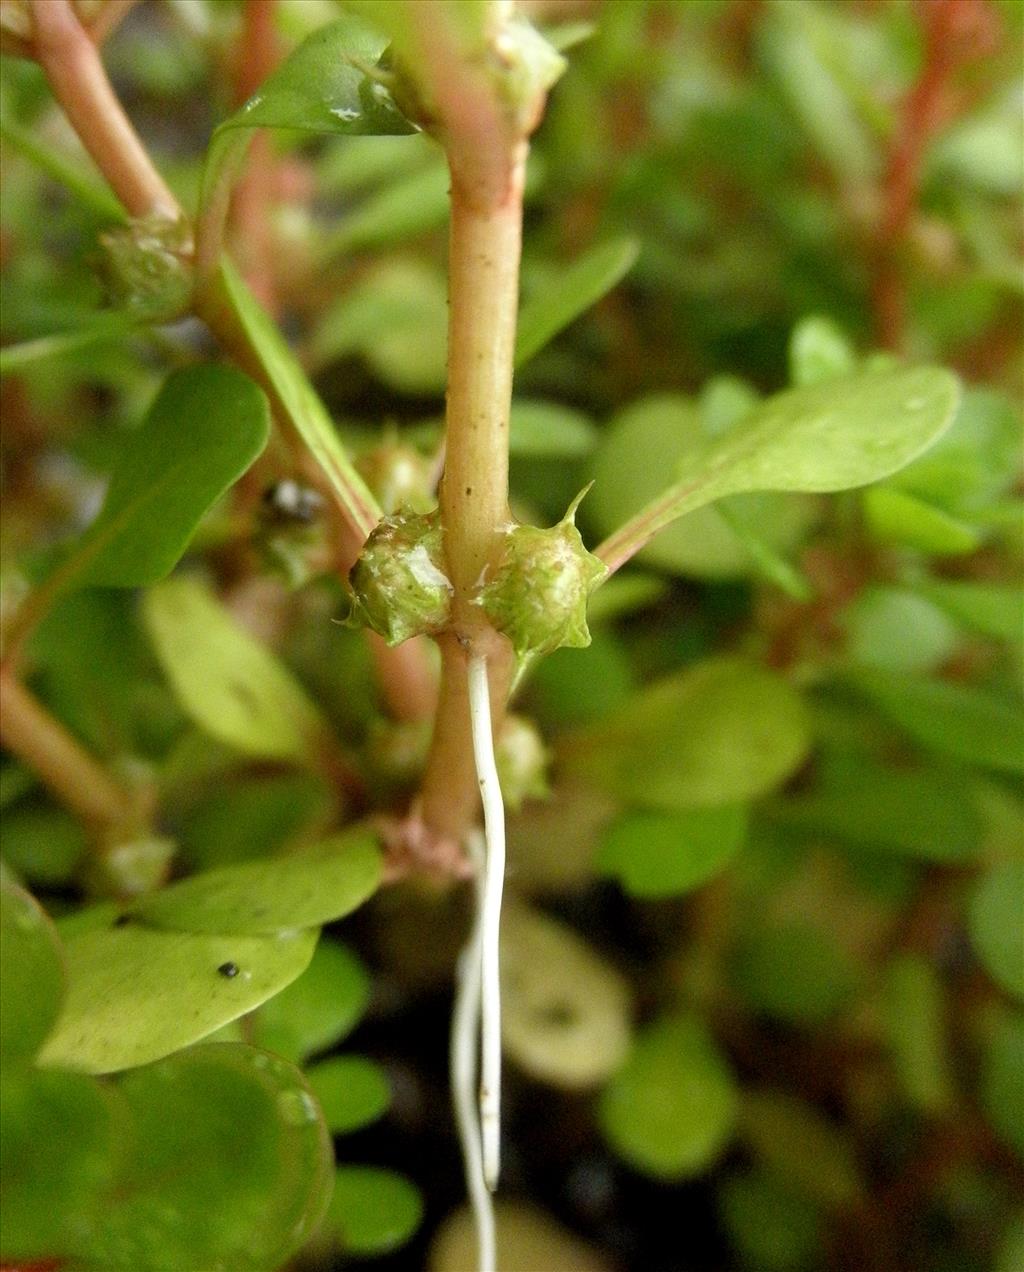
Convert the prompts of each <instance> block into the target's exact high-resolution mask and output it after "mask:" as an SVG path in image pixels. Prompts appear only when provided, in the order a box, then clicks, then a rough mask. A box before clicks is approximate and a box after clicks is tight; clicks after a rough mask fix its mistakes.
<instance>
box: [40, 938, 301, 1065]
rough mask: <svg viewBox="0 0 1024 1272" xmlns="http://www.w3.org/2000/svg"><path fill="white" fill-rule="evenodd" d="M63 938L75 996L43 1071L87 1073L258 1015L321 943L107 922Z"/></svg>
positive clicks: (142, 1059) (137, 1060) (147, 1056)
mask: <svg viewBox="0 0 1024 1272" xmlns="http://www.w3.org/2000/svg"><path fill="white" fill-rule="evenodd" d="M62 934H64V935H65V943H64V949H65V954H66V958H67V969H68V993H67V998H66V999H65V1002H64V1007H63V1010H62V1011H61V1014H60V1017H59V1018H58V1021H57V1026H56V1029H55V1030H54V1032H53V1033H52V1034H51V1035H50V1037H49V1039H48V1040H47V1042H46V1045H45V1047H44V1048H43V1051H42V1054H41V1056H40V1063H41V1064H45V1065H47V1066H60V1067H62V1068H68V1069H81V1070H84V1071H85V1072H87V1073H112V1072H114V1071H115V1070H118V1069H128V1068H132V1067H133V1066H135V1065H140V1064H148V1063H149V1061H151V1060H159V1059H161V1058H162V1057H163V1056H166V1055H169V1054H170V1053H171V1052H172V1051H177V1050H179V1049H180V1048H181V1047H185V1046H188V1044H189V1043H192V1042H197V1041H198V1040H199V1039H201V1038H205V1037H206V1036H207V1035H208V1034H211V1033H213V1031H214V1030H215V1029H219V1028H220V1026H221V1025H224V1024H227V1023H228V1021H231V1020H235V1019H236V1018H237V1017H239V1016H242V1015H244V1014H245V1013H246V1012H249V1011H252V1010H253V1008H254V1007H258V1006H259V1005H260V1003H262V1002H265V1001H266V1000H267V999H268V998H270V997H272V995H274V994H276V993H278V992H279V991H280V990H282V989H283V988H284V987H285V985H288V984H290V982H291V981H293V980H295V978H296V977H297V976H299V975H300V974H301V973H302V972H303V971H304V970H305V968H306V966H307V965H308V963H309V960H310V959H311V958H312V956H313V950H314V948H315V947H316V939H317V935H318V933H317V931H316V929H309V930H307V931H304V932H284V933H281V934H279V935H277V936H268V937H263V936H223V935H218V936H207V935H194V934H192V933H189V932H157V931H153V930H152V929H150V928H145V927H143V926H141V924H137V923H128V924H127V925H123V926H110V920H109V918H108V920H107V923H106V925H105V926H101V927H86V928H85V930H82V929H81V928H80V929H79V930H76V931H72V932H70V933H68V931H67V929H66V928H65V929H64V930H63V933H62Z"/></svg>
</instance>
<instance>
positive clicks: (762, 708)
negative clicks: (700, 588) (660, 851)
mask: <svg viewBox="0 0 1024 1272" xmlns="http://www.w3.org/2000/svg"><path fill="white" fill-rule="evenodd" d="M809 744H810V735H809V726H808V720H807V715H806V710H805V708H804V705H803V703H802V701H801V699H800V698H799V696H798V695H797V694H796V693H795V692H794V690H793V689H791V688H790V686H789V685H788V684H787V683H786V681H785V680H783V679H782V678H781V677H780V676H777V675H776V674H775V673H773V672H770V671H768V670H766V669H765V668H762V667H758V666H757V665H756V664H754V663H750V662H746V661H745V660H743V659H740V658H714V659H708V660H707V661H705V662H702V663H698V664H696V665H695V666H693V667H689V668H687V669H686V670H685V671H683V672H680V673H678V674H676V675H674V676H671V677H668V678H667V679H664V680H661V681H659V682H658V683H656V684H654V685H652V686H650V687H649V688H647V689H644V690H642V691H641V692H640V693H638V694H636V695H635V696H634V697H633V698H631V699H630V700H629V701H628V702H627V703H626V704H625V705H624V706H623V707H621V708H620V709H619V710H618V711H616V712H614V713H613V714H612V715H611V716H610V717H608V718H607V719H606V720H603V721H601V722H600V723H598V724H595V725H593V726H591V728H589V729H587V730H586V731H584V732H580V733H576V734H573V735H570V736H569V737H567V738H566V740H565V743H564V746H563V750H562V761H563V764H564V766H565V768H566V770H567V771H568V772H571V773H572V774H573V775H574V776H575V777H577V778H579V780H580V781H582V782H585V783H587V784H589V785H595V784H596V785H598V786H600V787H601V789H602V790H604V791H606V792H607V793H609V794H611V795H615V796H617V797H619V798H620V799H622V800H623V801H625V802H627V803H629V804H631V805H633V806H635V807H639V808H650V809H662V810H664V811H666V812H668V811H686V810H689V809H692V808H704V807H713V806H717V805H721V804H735V803H738V802H740V801H742V800H746V799H751V798H753V797H755V796H758V795H763V794H765V793H766V792H767V791H770V790H772V789H773V788H774V787H776V786H778V785H779V784H780V783H781V782H782V781H784V780H785V778H786V777H788V776H789V774H790V773H792V772H793V770H794V769H795V768H796V767H797V766H798V765H799V764H800V763H801V761H802V760H803V758H804V756H805V755H806V753H807V748H808V746H809Z"/></svg>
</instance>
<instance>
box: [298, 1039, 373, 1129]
mask: <svg viewBox="0 0 1024 1272" xmlns="http://www.w3.org/2000/svg"><path fill="white" fill-rule="evenodd" d="M306 1081H307V1082H308V1083H309V1087H310V1090H311V1091H312V1092H313V1094H314V1095H315V1096H316V1098H317V1101H318V1103H319V1105H320V1107H321V1109H322V1110H323V1115H324V1121H325V1122H326V1123H327V1129H328V1130H329V1131H331V1132H332V1133H333V1134H334V1135H346V1134H348V1133H349V1132H350V1131H357V1130H359V1129H360V1128H361V1127H363V1126H369V1124H370V1123H371V1122H375V1121H376V1120H377V1119H378V1118H379V1117H380V1116H381V1115H382V1114H383V1113H384V1112H385V1111H386V1110H387V1107H388V1105H389V1104H390V1103H391V1086H390V1084H389V1082H388V1079H387V1074H386V1073H385V1072H384V1070H383V1069H382V1068H381V1067H380V1065H378V1064H374V1063H373V1061H372V1060H364V1059H363V1058H362V1056H335V1057H333V1058H332V1059H330V1060H322V1061H321V1062H320V1063H319V1064H314V1065H311V1066H310V1067H309V1068H308V1069H307V1070H306Z"/></svg>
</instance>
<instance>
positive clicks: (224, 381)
mask: <svg viewBox="0 0 1024 1272" xmlns="http://www.w3.org/2000/svg"><path fill="white" fill-rule="evenodd" d="M269 431H270V410H269V407H268V405H267V399H266V398H265V397H264V395H263V393H262V392H261V391H260V389H258V388H257V386H256V385H255V384H253V382H252V381H251V380H250V379H249V378H248V376H244V375H242V373H241V372H240V371H234V370H232V369H231V368H230V367H220V366H214V365H209V366H201V367H188V368H186V369H185V370H182V371H175V372H174V373H173V374H172V375H171V376H170V377H169V378H168V379H167V381H166V382H165V383H164V386H163V388H162V389H161V390H160V392H159V394H158V395H157V398H156V401H155V402H154V403H153V405H152V406H151V407H150V410H149V413H148V415H147V416H146V419H145V421H144V423H143V425H142V427H141V428H140V429H139V430H138V432H136V433H133V434H132V435H131V436H130V437H129V438H128V440H127V441H126V442H125V444H124V448H123V450H122V452H121V457H120V461H119V463H118V466H117V468H116V469H115V470H114V473H113V475H112V476H111V479H110V488H109V490H108V491H107V497H106V500H105V501H104V504H103V508H102V510H101V511H100V515H99V517H97V519H96V521H95V522H94V523H93V525H92V526H91V527H90V529H89V530H88V531H87V532H86V534H85V536H84V538H83V539H82V542H81V544H80V546H79V547H78V549H77V551H76V552H75V554H74V556H73V557H72V558H71V559H70V560H69V561H67V562H66V563H65V564H64V565H63V566H62V567H61V577H62V582H63V585H64V586H67V585H68V584H69V583H71V582H72V581H73V582H74V584H75V585H76V586H81V585H83V584H87V583H92V584H102V585H105V586H108V587H138V586H140V585H143V584H146V583H154V582H155V581H156V580H157V579H161V578H163V577H164V575H165V574H169V573H170V572H171V570H172V569H173V568H174V566H175V564H176V563H177V561H178V560H179V559H180V557H181V556H182V554H183V553H184V551H185V549H186V548H187V547H188V545H189V542H190V540H191V538H192V536H193V534H195V531H196V527H197V526H198V525H199V522H200V521H201V520H202V518H203V516H204V515H205V514H206V512H207V511H208V510H209V509H210V508H211V507H212V506H213V504H214V503H215V502H216V501H217V500H218V499H219V498H220V497H221V495H222V494H223V493H224V492H225V490H227V489H228V487H229V486H230V485H231V484H232V483H233V482H234V481H236V480H237V479H238V478H239V477H240V476H241V475H242V473H244V472H245V470H246V469H247V468H248V467H249V465H250V464H251V463H252V462H253V460H254V459H255V458H256V456H257V455H259V453H260V452H261V451H262V450H263V448H264V446H265V445H266V443H267V437H268V435H269Z"/></svg>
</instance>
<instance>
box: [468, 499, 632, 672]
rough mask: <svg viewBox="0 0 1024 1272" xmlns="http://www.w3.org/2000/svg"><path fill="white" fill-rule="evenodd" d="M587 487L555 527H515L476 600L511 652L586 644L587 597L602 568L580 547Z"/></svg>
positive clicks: (588, 632)
mask: <svg viewBox="0 0 1024 1272" xmlns="http://www.w3.org/2000/svg"><path fill="white" fill-rule="evenodd" d="M589 489H590V487H589V486H588V487H587V488H586V490H583V491H581V492H580V494H578V495H577V496H576V498H575V499H574V500H573V501H572V503H571V504H570V505H569V509H568V511H567V512H566V514H565V516H564V517H563V518H562V520H561V521H560V522H559V523H558V525H557V526H552V527H551V528H550V529H549V530H542V529H540V528H539V527H538V526H515V527H514V528H513V529H511V530H509V532H508V534H507V535H506V538H505V545H504V548H503V550H502V554H501V558H500V560H499V562H498V564H497V567H496V568H495V569H494V572H493V575H492V576H491V578H490V579H489V580H488V581H487V582H486V583H485V584H484V586H483V588H482V589H481V591H480V595H479V598H478V600H477V604H479V605H481V606H482V607H483V609H484V612H485V613H486V614H487V617H488V618H489V619H490V620H491V622H492V623H493V624H494V626H495V627H496V628H497V630H498V631H499V632H504V634H505V635H506V636H507V637H508V638H509V640H510V641H511V642H512V647H513V648H514V649H515V651H516V654H517V655H519V656H520V657H522V656H523V655H525V654H527V653H538V654H547V653H550V652H551V651H552V650H555V649H559V648H561V647H562V646H563V645H568V646H570V647H573V648H578V649H579V648H583V647H584V646H586V645H589V644H590V630H589V629H588V627H587V600H588V598H589V596H590V593H591V592H592V591H593V590H594V588H595V587H596V586H597V584H598V583H599V582H600V581H601V579H603V578H604V576H605V574H606V573H607V567H606V566H605V564H604V562H603V561H600V560H599V559H598V558H597V557H596V556H594V555H593V553H591V552H588V551H587V549H586V547H584V544H583V540H582V539H581V538H580V532H579V531H578V530H577V529H576V521H575V518H576V509H577V508H578V507H579V504H580V500H581V499H582V498H583V496H584V495H585V494H586V493H587V490H589Z"/></svg>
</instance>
